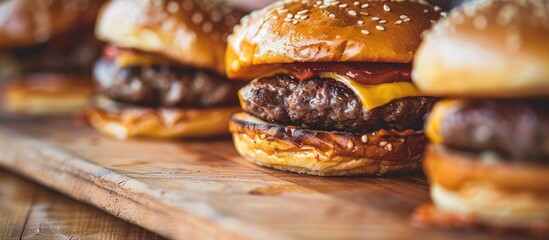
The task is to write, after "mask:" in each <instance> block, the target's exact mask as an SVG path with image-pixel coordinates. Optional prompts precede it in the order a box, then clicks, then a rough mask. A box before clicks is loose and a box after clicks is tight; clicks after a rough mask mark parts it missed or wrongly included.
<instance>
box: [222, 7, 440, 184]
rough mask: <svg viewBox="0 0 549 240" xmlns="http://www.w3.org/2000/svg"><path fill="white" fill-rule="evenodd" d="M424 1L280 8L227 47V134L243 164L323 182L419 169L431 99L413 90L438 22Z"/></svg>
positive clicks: (249, 22)
mask: <svg viewBox="0 0 549 240" xmlns="http://www.w3.org/2000/svg"><path fill="white" fill-rule="evenodd" d="M439 11H440V9H439V8H438V7H434V6H432V5H429V4H428V3H426V2H423V1H391V2H389V1H349V0H346V1H335V0H334V1H279V2H276V3H274V4H272V5H269V6H268V7H266V8H264V9H262V10H258V11H255V12H253V13H251V14H250V15H249V16H247V17H245V18H244V19H242V21H241V24H240V25H239V26H237V27H236V28H235V31H234V33H233V34H232V35H231V36H230V37H229V44H228V48H227V51H226V63H225V64H226V66H227V75H228V76H229V78H234V79H253V80H252V81H251V82H250V83H249V84H247V85H246V86H245V87H243V88H242V89H241V90H239V98H240V101H241V102H240V104H241V107H242V110H243V112H239V113H236V114H234V115H233V116H232V117H231V121H230V124H229V125H230V131H231V133H232V134H233V140H234V144H235V146H236V149H237V150H238V152H239V153H240V154H241V155H242V156H244V157H245V158H246V159H248V160H250V161H252V162H254V163H256V164H258V165H262V166H267V167H271V168H275V169H280V170H286V171H292V172H298V173H305V174H311V175H321V176H341V175H383V174H391V173H408V172H413V171H416V170H418V169H419V168H420V166H421V158H422V154H423V149H424V145H425V144H426V138H425V137H424V135H423V132H422V125H423V117H424V115H425V114H426V113H427V112H428V111H429V110H430V109H431V106H432V105H433V103H434V102H435V100H436V99H435V98H433V97H426V96H423V95H422V94H421V93H420V92H419V91H418V90H417V89H416V88H415V86H414V85H413V84H412V82H411V73H410V72H411V62H412V59H413V56H414V52H415V51H416V48H417V47H418V45H419V43H420V41H421V33H422V32H423V31H424V30H426V29H427V28H429V27H430V26H431V24H432V23H433V22H434V21H436V19H437V18H438V17H439V15H440V12H439Z"/></svg>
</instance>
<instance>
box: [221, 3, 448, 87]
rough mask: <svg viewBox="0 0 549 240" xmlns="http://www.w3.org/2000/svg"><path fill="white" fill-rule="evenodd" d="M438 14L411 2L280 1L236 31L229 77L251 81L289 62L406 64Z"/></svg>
mask: <svg viewBox="0 0 549 240" xmlns="http://www.w3.org/2000/svg"><path fill="white" fill-rule="evenodd" d="M439 11H440V8H438V7H433V6H432V5H429V4H428V3H426V2H424V1H412V0H405V1H373V0H362V1H356V0H333V1H332V0H324V1H313V0H311V1H302V0H287V1H278V2H276V3H274V4H272V5H270V6H268V7H266V8H264V9H261V10H258V11H255V12H253V13H252V14H250V15H249V16H247V17H245V18H244V19H242V21H241V24H240V25H239V26H238V27H236V28H235V32H234V33H233V34H232V35H231V36H230V37H229V46H228V48H227V55H226V63H225V64H226V65H227V75H228V76H229V77H231V78H253V77H257V76H258V74H261V73H264V71H268V70H267V68H269V67H266V66H265V65H268V64H281V63H293V62H392V63H408V62H411V61H412V59H413V56H414V53H415V51H416V49H417V47H418V45H419V43H420V41H421V33H422V32H423V31H424V30H426V29H427V28H429V27H430V26H431V24H432V22H434V21H435V20H436V19H438V17H439V15H440V13H439ZM258 65H259V66H258Z"/></svg>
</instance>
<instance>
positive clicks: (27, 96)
mask: <svg viewBox="0 0 549 240" xmlns="http://www.w3.org/2000/svg"><path fill="white" fill-rule="evenodd" d="M101 2H102V1H88V0H51V1H43V0H7V1H1V2H0V12H1V13H2V14H1V15H2V17H0V65H1V66H0V78H2V79H5V80H8V81H9V82H10V83H9V85H8V86H7V87H6V89H5V91H4V93H3V100H2V105H3V106H4V108H5V109H6V110H7V111H10V112H14V113H22V114H63V113H70V112H74V111H76V110H80V109H82V108H83V107H84V106H85V105H86V102H87V98H88V95H89V94H90V93H91V91H92V86H91V78H90V77H89V76H90V74H91V70H92V66H93V62H94V61H95V59H96V58H97V57H98V56H99V53H100V52H101V48H102V44H101V43H100V42H99V41H97V40H96V39H95V38H94V37H93V26H94V23H95V17H96V15H97V12H98V11H99V8H100V5H101Z"/></svg>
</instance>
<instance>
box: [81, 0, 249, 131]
mask: <svg viewBox="0 0 549 240" xmlns="http://www.w3.org/2000/svg"><path fill="white" fill-rule="evenodd" d="M242 16H243V12H242V11H239V10H238V9H235V8H233V7H231V6H230V5H229V4H227V3H226V2H223V1H198V0H173V1H147V0H118V1H112V2H109V3H107V4H106V5H105V6H104V7H103V9H102V11H101V13H100V16H99V19H98V21H97V25H96V35H97V37H98V38H99V39H101V40H103V41H106V42H108V46H107V47H106V48H105V49H104V52H103V55H102V57H101V58H100V59H99V60H98V62H97V64H96V65H95V70H94V79H95V83H96V85H97V95H96V96H95V97H94V99H93V101H92V104H91V105H90V107H89V109H88V111H87V112H88V117H89V120H90V122H91V124H92V125H93V126H94V127H95V128H96V129H98V130H99V131H100V132H102V133H104V134H106V135H109V136H111V137H114V138H118V139H125V138H128V137H134V136H146V137H163V138H168V137H187V138H188V137H207V136H213V135H219V134H224V133H227V132H228V130H227V122H228V119H229V115H230V114H231V113H233V112H234V111H236V110H237V109H238V107H237V106H238V98H237V95H236V92H237V90H238V89H239V88H240V87H241V86H242V85H243V84H241V83H239V82H234V81H228V80H227V79H226V77H225V66H224V64H223V63H224V62H223V60H224V54H225V52H224V51H225V46H226V39H227V36H228V35H229V33H230V31H231V30H232V28H233V26H234V25H235V24H236V23H238V21H239V20H240V18H241V17H242Z"/></svg>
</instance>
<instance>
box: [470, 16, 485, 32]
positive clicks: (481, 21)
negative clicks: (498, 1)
mask: <svg viewBox="0 0 549 240" xmlns="http://www.w3.org/2000/svg"><path fill="white" fill-rule="evenodd" d="M487 24H488V21H487V20H486V17H484V16H483V15H478V16H476V17H475V18H474V19H473V25H474V26H475V28H477V29H479V30H481V29H484V28H486V25H487Z"/></svg>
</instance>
